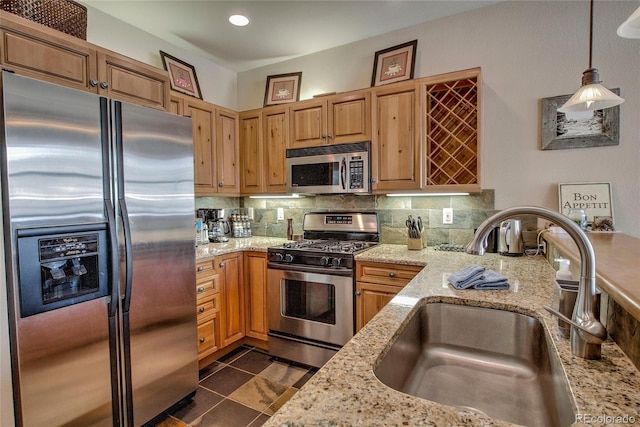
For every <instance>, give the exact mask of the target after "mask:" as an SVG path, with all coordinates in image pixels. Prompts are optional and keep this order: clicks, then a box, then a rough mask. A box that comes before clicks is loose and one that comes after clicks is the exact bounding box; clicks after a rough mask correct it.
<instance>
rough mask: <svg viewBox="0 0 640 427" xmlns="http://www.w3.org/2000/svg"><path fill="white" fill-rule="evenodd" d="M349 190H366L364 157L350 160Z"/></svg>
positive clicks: (355, 157) (354, 157)
mask: <svg viewBox="0 0 640 427" xmlns="http://www.w3.org/2000/svg"><path fill="white" fill-rule="evenodd" d="M349 175H350V179H349V188H351V189H359V188H364V159H363V158H362V156H353V157H352V158H351V159H350V160H349Z"/></svg>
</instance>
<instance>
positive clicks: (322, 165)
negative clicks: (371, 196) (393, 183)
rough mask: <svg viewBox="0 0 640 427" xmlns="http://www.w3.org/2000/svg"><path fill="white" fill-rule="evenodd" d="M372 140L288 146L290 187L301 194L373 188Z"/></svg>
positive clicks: (362, 191) (333, 192) (288, 183)
mask: <svg viewBox="0 0 640 427" xmlns="http://www.w3.org/2000/svg"><path fill="white" fill-rule="evenodd" d="M370 152H371V142H370V141H364V142H356V143H352V144H335V145H325V146H321V147H307V148H292V149H288V150H287V191H288V192H290V193H299V194H342V193H364V194H366V193H370V192H371V179H370V178H371V176H370V174H369V172H370V170H371V156H370Z"/></svg>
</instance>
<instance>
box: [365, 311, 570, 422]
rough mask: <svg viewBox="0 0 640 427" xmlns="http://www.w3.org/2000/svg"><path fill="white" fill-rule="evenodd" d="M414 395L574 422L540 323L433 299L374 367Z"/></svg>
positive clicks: (497, 413) (525, 418) (501, 413)
mask: <svg viewBox="0 0 640 427" xmlns="http://www.w3.org/2000/svg"><path fill="white" fill-rule="evenodd" d="M374 373H375V375H376V376H377V377H378V379H380V381H382V382H383V383H384V384H385V385H387V386H389V387H391V388H393V389H395V390H398V391H401V392H404V393H407V394H410V395H412V396H416V397H420V398H423V399H427V400H431V401H434V402H439V403H442V404H445V405H450V406H456V407H459V408H463V409H466V410H470V411H475V412H479V413H483V414H486V415H488V416H490V417H493V418H498V419H501V420H504V421H509V422H512V423H516V424H521V425H528V426H566V425H570V424H572V423H573V422H574V421H575V412H574V407H575V405H574V404H573V399H572V397H571V395H570V392H569V387H568V384H567V380H566V376H565V374H564V371H563V369H562V367H561V366H560V364H559V361H558V360H557V355H556V353H555V351H553V349H551V348H549V346H548V345H547V340H546V338H545V331H544V328H543V326H542V324H541V323H540V322H539V321H538V320H537V319H534V318H533V317H529V316H526V315H523V314H518V313H513V312H510V311H503V310H496V309H490V308H480V307H471V306H465V305H456V304H446V303H427V304H425V305H423V306H421V307H420V308H419V309H418V311H417V312H416V314H415V315H414V316H413V317H412V318H411V319H410V320H409V322H408V324H407V325H406V327H405V329H404V330H403V331H402V332H401V334H400V336H399V337H398V339H397V340H396V341H395V342H394V343H393V344H392V347H391V349H390V350H389V352H388V353H387V354H386V355H385V356H383V358H382V360H381V361H380V364H379V365H378V367H377V368H376V369H375V371H374Z"/></svg>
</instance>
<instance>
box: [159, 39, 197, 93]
mask: <svg viewBox="0 0 640 427" xmlns="http://www.w3.org/2000/svg"><path fill="white" fill-rule="evenodd" d="M160 56H161V57H162V65H163V66H164V69H165V70H167V71H168V72H169V81H170V82H171V89H172V90H175V91H177V92H180V93H184V94H187V95H190V96H193V97H194V98H200V99H202V93H201V92H200V85H199V84H198V77H196V69H195V68H193V65H189V64H187V63H186V62H184V61H181V60H179V59H178V58H176V57H173V56H171V55H169V54H168V53H165V52H163V51H160Z"/></svg>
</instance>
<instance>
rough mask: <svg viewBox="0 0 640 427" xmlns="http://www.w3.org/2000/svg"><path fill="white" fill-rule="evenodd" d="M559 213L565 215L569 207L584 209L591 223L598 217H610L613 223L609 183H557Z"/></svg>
mask: <svg viewBox="0 0 640 427" xmlns="http://www.w3.org/2000/svg"><path fill="white" fill-rule="evenodd" d="M558 197H559V203H560V213H562V214H563V215H567V214H568V213H569V209H584V210H585V212H586V213H587V222H588V223H593V222H594V221H595V219H596V217H598V219H599V220H602V219H603V218H610V221H611V225H613V205H612V203H611V183H609V182H584V183H575V184H558Z"/></svg>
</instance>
